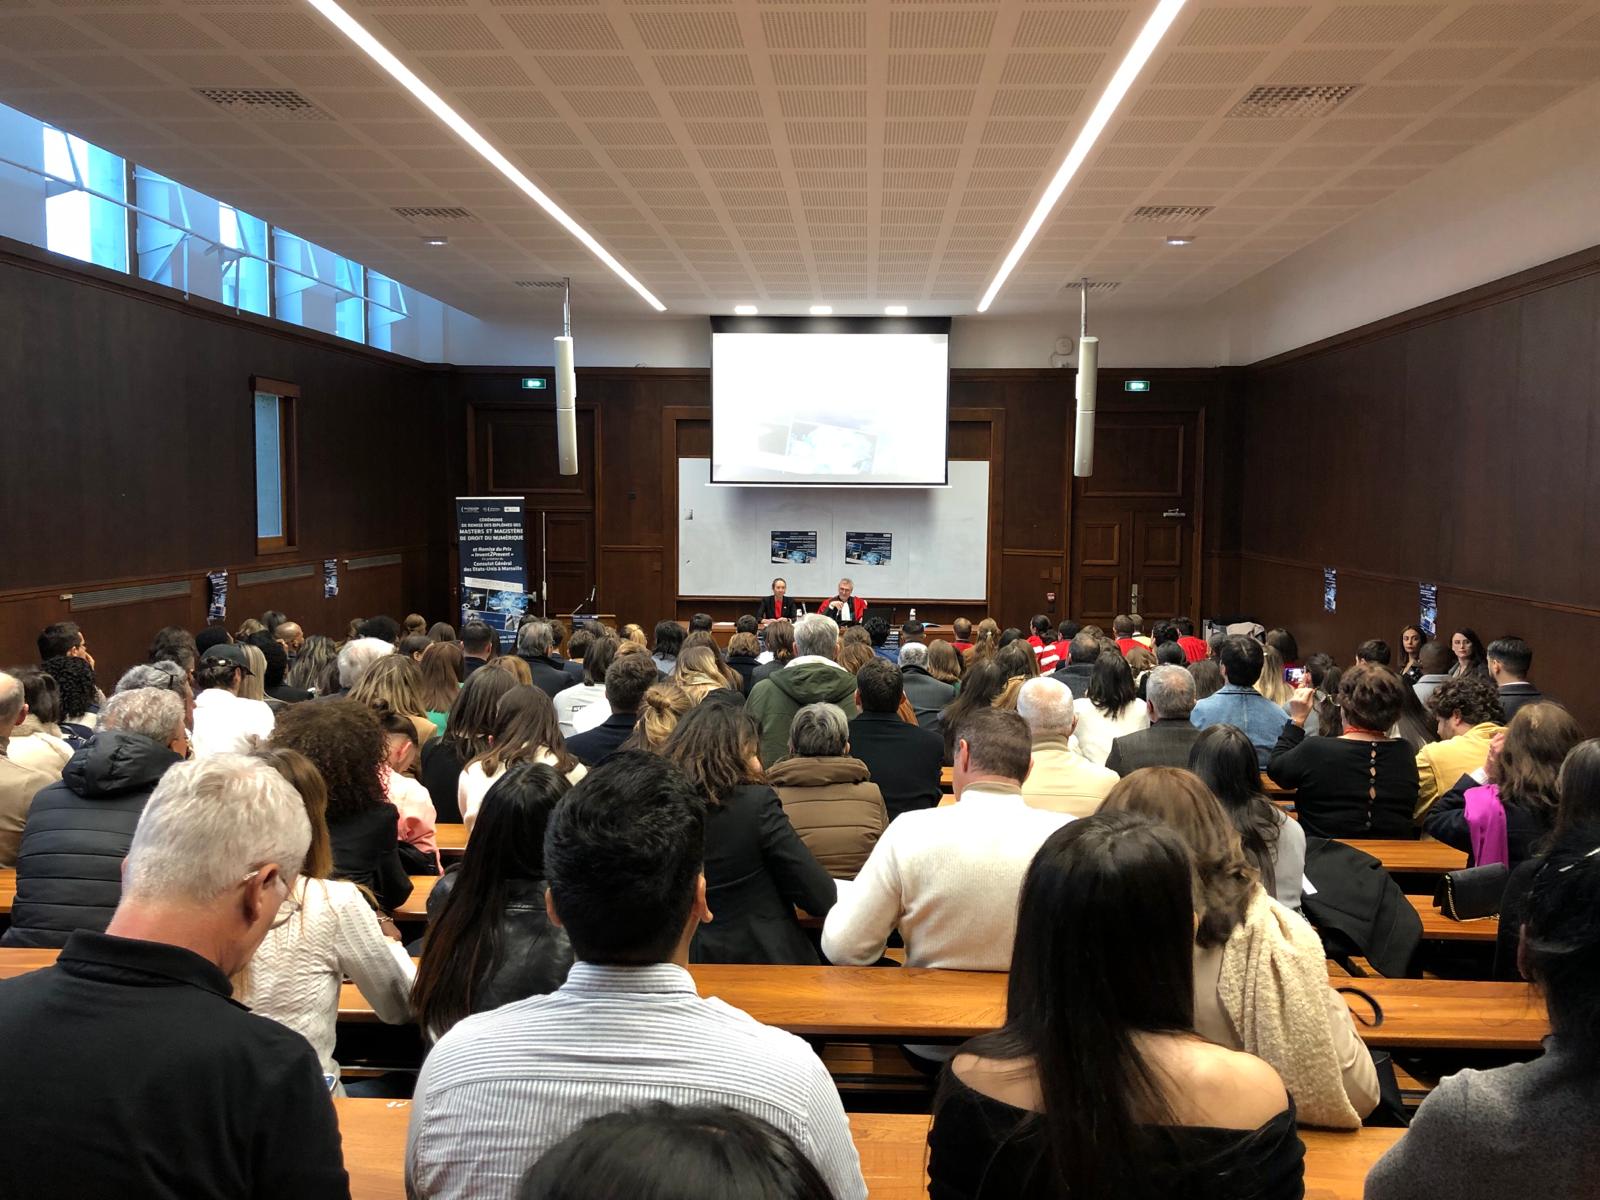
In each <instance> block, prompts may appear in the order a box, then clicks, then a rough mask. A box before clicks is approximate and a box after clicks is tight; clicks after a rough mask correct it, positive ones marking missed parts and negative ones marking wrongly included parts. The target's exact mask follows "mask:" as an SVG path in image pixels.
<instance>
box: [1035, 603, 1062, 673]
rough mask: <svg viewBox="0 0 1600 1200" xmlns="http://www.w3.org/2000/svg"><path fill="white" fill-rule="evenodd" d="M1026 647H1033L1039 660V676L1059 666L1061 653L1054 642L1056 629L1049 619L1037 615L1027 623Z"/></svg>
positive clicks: (1043, 615)
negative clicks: (1028, 631) (1028, 630)
mask: <svg viewBox="0 0 1600 1200" xmlns="http://www.w3.org/2000/svg"><path fill="white" fill-rule="evenodd" d="M1029 629H1030V630H1031V632H1030V633H1029V634H1028V645H1030V646H1032V647H1033V653H1034V657H1035V658H1037V659H1038V660H1039V674H1041V675H1048V674H1050V672H1052V671H1054V670H1055V669H1056V668H1057V667H1059V666H1060V665H1061V651H1060V649H1059V648H1058V643H1057V641H1056V628H1055V626H1054V625H1053V624H1051V622H1050V618H1049V617H1047V616H1045V614H1044V613H1039V614H1038V615H1037V616H1035V617H1034V618H1033V620H1032V621H1030V622H1029Z"/></svg>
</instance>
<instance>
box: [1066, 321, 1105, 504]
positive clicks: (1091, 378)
mask: <svg viewBox="0 0 1600 1200" xmlns="http://www.w3.org/2000/svg"><path fill="white" fill-rule="evenodd" d="M1078 353H1079V358H1078V387H1077V391H1078V422H1077V430H1076V433H1075V435H1074V437H1073V456H1072V473H1073V474H1074V475H1076V476H1078V477H1079V478H1080V479H1082V478H1084V477H1086V476H1089V475H1093V474H1094V400H1095V388H1096V385H1097V384H1098V382H1099V380H1098V379H1097V374H1098V370H1099V366H1100V339H1099V338H1097V337H1085V338H1079V339H1078Z"/></svg>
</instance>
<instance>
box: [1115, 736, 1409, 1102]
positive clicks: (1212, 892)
mask: <svg viewBox="0 0 1600 1200" xmlns="http://www.w3.org/2000/svg"><path fill="white" fill-rule="evenodd" d="M1102 811H1104V812H1136V813H1143V814H1144V815H1145V816H1149V817H1154V818H1156V819H1157V820H1159V821H1163V822H1165V823H1166V824H1167V825H1169V826H1171V827H1172V828H1173V829H1174V830H1176V831H1177V833H1178V835H1179V836H1180V837H1181V838H1182V839H1183V840H1184V842H1185V843H1186V844H1187V845H1188V847H1189V852H1190V853H1191V854H1192V855H1193V856H1194V864H1195V875H1196V878H1197V880H1198V883H1199V887H1198V889H1197V895H1198V897H1199V899H1198V904H1199V907H1200V911H1199V913H1198V917H1199V921H1198V925H1197V927H1196V930H1195V937H1194V943H1195V948H1194V1031H1195V1032H1196V1033H1198V1034H1199V1035H1200V1036H1201V1037H1203V1038H1205V1039H1207V1040H1208V1041H1211V1042H1215V1043H1216V1044H1217V1045H1219V1046H1229V1047H1232V1048H1233V1049H1235V1050H1244V1051H1246V1052H1248V1053H1250V1054H1257V1055H1260V1056H1261V1057H1262V1058H1264V1059H1266V1060H1267V1062H1269V1063H1271V1064H1272V1066H1273V1067H1274V1068H1276V1069H1277V1072H1278V1074H1279V1075H1281V1076H1282V1077H1283V1082H1284V1086H1285V1087H1287V1088H1288V1089H1289V1094H1290V1095H1291V1096H1293V1097H1294V1099H1295V1106H1296V1109H1297V1113H1298V1116H1299V1119H1300V1120H1301V1121H1303V1122H1304V1123H1306V1124H1308V1125H1326V1126H1329V1127H1331V1128H1335V1129H1354V1128H1356V1127H1357V1126H1358V1125H1360V1124H1361V1121H1362V1119H1363V1118H1364V1117H1365V1116H1366V1115H1367V1114H1368V1113H1370V1112H1371V1111H1372V1110H1373V1109H1374V1108H1376V1107H1377V1104H1378V1076H1377V1070H1376V1068H1375V1067H1374V1066H1373V1065H1372V1056H1371V1054H1369V1053H1368V1052H1367V1048H1366V1046H1364V1045H1363V1044H1362V1042H1361V1038H1360V1037H1359V1036H1358V1035H1357V1033H1356V1028H1355V1019H1354V1018H1353V1017H1352V1016H1351V1015H1350V1009H1349V1007H1348V1006H1347V1005H1346V1004H1345V1002H1344V1000H1343V999H1342V998H1341V997H1340V996H1339V994H1338V993H1337V992H1335V991H1334V990H1333V988H1332V987H1330V986H1329V984H1328V968H1327V965H1326V960H1325V957H1324V953H1323V949H1322V940H1321V939H1320V938H1319V937H1318V936H1317V933H1316V931H1315V930H1314V929H1312V928H1311V926H1310V925H1309V924H1307V923H1306V922H1305V920H1304V919H1303V918H1301V917H1299V916H1297V915H1296V914H1294V913H1292V912H1290V911H1289V910H1288V909H1286V908H1284V907H1283V906H1282V905H1281V904H1279V903H1278V902H1277V901H1276V900H1273V899H1272V898H1271V897H1270V896H1268V895H1267V893H1266V891H1265V890H1264V889H1263V888H1262V886H1261V884H1260V883H1259V882H1258V881H1257V879H1256V876H1255V872H1254V871H1252V870H1251V869H1250V865H1249V863H1248V862H1247V861H1246V860H1245V857H1244V852H1243V850H1242V849H1241V848H1240V845H1239V835H1238V834H1237V833H1236V832H1234V828H1233V826H1232V824H1230V823H1229V821H1228V817H1227V815H1226V814H1225V813H1224V812H1223V810H1222V805H1221V804H1220V803H1219V802H1218V801H1217V799H1216V797H1215V796H1213V795H1212V794H1211V792H1210V791H1209V790H1208V789H1207V787H1206V785H1205V784H1203V783H1202V782H1200V780H1199V779H1198V778H1196V777H1195V776H1194V775H1192V774H1190V773H1189V772H1188V771H1180V770H1178V769H1176V768H1174V767H1151V768H1149V769H1147V770H1143V771H1136V772H1135V773H1134V774H1132V775H1130V776H1128V778H1126V779H1124V780H1123V781H1122V782H1121V783H1119V784H1117V786H1116V788H1115V790H1113V791H1112V793H1111V795H1109V796H1107V797H1106V802H1105V805H1104V807H1103V809H1102Z"/></svg>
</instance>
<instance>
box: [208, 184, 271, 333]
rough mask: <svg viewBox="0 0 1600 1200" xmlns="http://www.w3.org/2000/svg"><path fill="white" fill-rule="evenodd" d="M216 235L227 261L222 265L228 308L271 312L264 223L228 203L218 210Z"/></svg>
mask: <svg viewBox="0 0 1600 1200" xmlns="http://www.w3.org/2000/svg"><path fill="white" fill-rule="evenodd" d="M217 220H218V231H219V232H218V237H219V238H220V239H221V241H222V245H223V249H224V250H225V251H227V253H225V254H224V256H223V257H224V258H225V259H226V260H228V261H226V263H225V265H224V266H223V268H222V302H223V303H224V304H226V305H227V306H228V307H230V308H240V309H243V310H244V311H245V312H253V313H259V314H261V315H262V316H263V317H270V316H271V315H272V292H271V289H270V286H269V279H268V276H269V274H270V272H269V271H268V268H267V223H266V222H265V221H263V220H262V219H261V218H260V217H252V216H251V215H250V214H249V213H247V212H240V211H239V210H238V209H237V208H234V207H233V205H231V204H224V205H221V206H220V207H219V208H218V209H217Z"/></svg>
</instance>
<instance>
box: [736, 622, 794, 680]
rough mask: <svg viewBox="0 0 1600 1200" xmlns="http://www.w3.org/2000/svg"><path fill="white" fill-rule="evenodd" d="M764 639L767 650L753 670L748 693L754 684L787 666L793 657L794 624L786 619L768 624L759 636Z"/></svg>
mask: <svg viewBox="0 0 1600 1200" xmlns="http://www.w3.org/2000/svg"><path fill="white" fill-rule="evenodd" d="M761 636H762V637H764V638H765V639H766V643H767V649H766V654H765V661H763V662H762V664H761V665H760V666H759V667H757V668H756V669H755V672H754V674H752V675H751V687H750V691H747V692H746V693H745V695H747V696H748V695H750V692H753V691H754V690H755V684H757V683H760V682H761V681H762V680H763V679H766V678H768V677H769V676H771V675H772V673H773V672H774V671H781V670H783V668H784V667H786V666H788V665H789V660H790V659H792V658H793V657H794V653H795V651H794V622H792V621H789V620H787V619H785V620H782V621H772V622H770V623H769V624H768V625H767V627H766V630H765V631H764V632H763V633H762V635H761Z"/></svg>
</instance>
